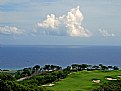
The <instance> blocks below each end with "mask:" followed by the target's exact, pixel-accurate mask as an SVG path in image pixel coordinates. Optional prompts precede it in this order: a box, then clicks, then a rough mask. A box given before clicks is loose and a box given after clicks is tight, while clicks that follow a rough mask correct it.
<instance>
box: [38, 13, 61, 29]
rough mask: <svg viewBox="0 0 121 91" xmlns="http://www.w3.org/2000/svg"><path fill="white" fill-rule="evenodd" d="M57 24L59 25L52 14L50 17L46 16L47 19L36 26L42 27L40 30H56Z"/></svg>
mask: <svg viewBox="0 0 121 91" xmlns="http://www.w3.org/2000/svg"><path fill="white" fill-rule="evenodd" d="M58 24H59V21H58V19H56V17H55V15H54V14H51V15H47V19H46V20H44V21H43V22H42V23H38V26H39V27H42V28H49V27H50V28H53V29H54V28H56V27H58Z"/></svg>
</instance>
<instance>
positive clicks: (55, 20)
mask: <svg viewBox="0 0 121 91" xmlns="http://www.w3.org/2000/svg"><path fill="white" fill-rule="evenodd" d="M83 18H84V17H83V15H82V12H81V11H80V10H79V6H77V8H73V9H71V11H70V12H68V13H67V15H62V16H60V17H56V16H55V15H54V14H51V15H47V19H46V20H44V21H43V22H39V23H38V27H40V28H48V29H49V30H45V32H47V33H48V32H54V34H55V32H57V35H58V34H60V35H68V36H80V37H89V36H90V35H91V32H90V31H88V30H86V29H84V27H82V26H81V23H82V21H83ZM50 28H51V29H53V30H55V31H51V30H50ZM62 28H64V29H65V30H64V31H63V30H62ZM49 34H53V33H49Z"/></svg>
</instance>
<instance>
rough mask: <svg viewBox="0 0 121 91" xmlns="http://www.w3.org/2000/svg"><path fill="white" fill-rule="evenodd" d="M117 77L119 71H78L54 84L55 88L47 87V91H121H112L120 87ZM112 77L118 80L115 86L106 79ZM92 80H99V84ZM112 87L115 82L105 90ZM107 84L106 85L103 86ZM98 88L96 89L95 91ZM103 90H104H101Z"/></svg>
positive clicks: (119, 73)
mask: <svg viewBox="0 0 121 91" xmlns="http://www.w3.org/2000/svg"><path fill="white" fill-rule="evenodd" d="M118 75H121V71H120V70H117V71H114V70H113V71H112V70H111V71H110V70H109V71H100V70H95V71H86V70H84V71H78V72H73V73H71V74H70V75H68V77H67V78H65V79H62V80H60V81H58V82H54V84H55V86H52V87H48V88H49V89H52V90H53V91H121V90H114V88H117V89H118V88H119V86H120V87H121V81H119V80H120V78H117V76H118ZM107 77H112V78H117V79H119V80H116V82H118V83H120V84H119V85H117V86H116V82H115V81H108V80H107V79H106V78H107ZM93 80H100V83H95V82H93ZM108 82H109V83H110V84H112V85H113V82H115V83H114V84H115V86H116V87H115V86H113V87H112V88H110V89H109V90H107V89H108V88H109V87H110V86H109V85H110V84H108ZM105 84H107V85H105ZM96 88H98V89H96ZM103 88H105V90H103ZM111 89H112V90H111Z"/></svg>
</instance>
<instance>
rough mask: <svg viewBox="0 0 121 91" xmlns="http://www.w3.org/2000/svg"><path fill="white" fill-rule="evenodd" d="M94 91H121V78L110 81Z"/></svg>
mask: <svg viewBox="0 0 121 91" xmlns="http://www.w3.org/2000/svg"><path fill="white" fill-rule="evenodd" d="M92 91H121V80H116V81H109V82H107V83H104V84H103V85H101V86H100V87H99V88H97V89H94V90H92Z"/></svg>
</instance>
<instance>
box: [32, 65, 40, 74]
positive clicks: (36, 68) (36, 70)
mask: <svg viewBox="0 0 121 91" xmlns="http://www.w3.org/2000/svg"><path fill="white" fill-rule="evenodd" d="M39 70H40V66H39V65H35V66H34V67H33V72H36V73H37V72H38V71H39Z"/></svg>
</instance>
